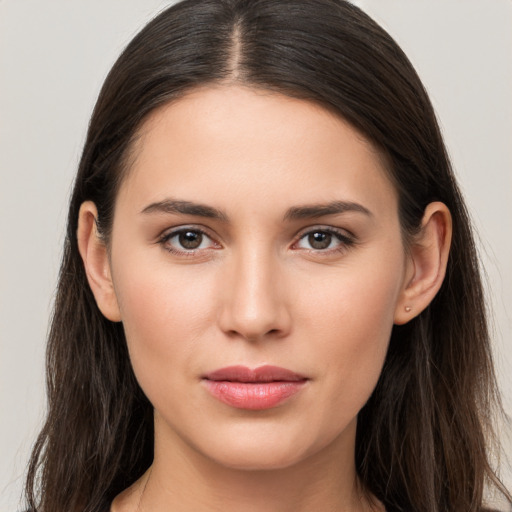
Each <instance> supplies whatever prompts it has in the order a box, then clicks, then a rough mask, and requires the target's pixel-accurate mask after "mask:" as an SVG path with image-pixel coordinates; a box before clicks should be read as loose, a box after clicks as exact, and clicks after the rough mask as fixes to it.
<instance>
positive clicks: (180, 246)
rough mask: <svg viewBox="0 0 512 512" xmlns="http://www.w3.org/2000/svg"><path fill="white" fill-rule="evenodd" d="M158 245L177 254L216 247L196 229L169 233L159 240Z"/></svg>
mask: <svg viewBox="0 0 512 512" xmlns="http://www.w3.org/2000/svg"><path fill="white" fill-rule="evenodd" d="M160 243H161V244H162V245H163V246H164V248H165V249H166V250H168V251H169V252H172V253H177V254H183V253H193V252H194V251H198V250H202V249H210V248H216V247H218V245H217V244H216V243H215V242H214V241H213V240H212V239H211V238H210V237H209V236H208V235H207V234H206V233H205V232H204V231H202V230H200V229H196V228H182V229H179V230H174V231H171V232H169V233H167V234H165V235H164V236H163V237H162V238H161V239H160Z"/></svg>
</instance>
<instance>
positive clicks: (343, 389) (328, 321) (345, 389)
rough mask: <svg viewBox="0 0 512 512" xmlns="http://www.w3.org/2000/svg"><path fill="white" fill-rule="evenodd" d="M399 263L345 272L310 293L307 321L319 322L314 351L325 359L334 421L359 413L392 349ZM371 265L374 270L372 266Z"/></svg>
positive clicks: (327, 393) (328, 408)
mask: <svg viewBox="0 0 512 512" xmlns="http://www.w3.org/2000/svg"><path fill="white" fill-rule="evenodd" d="M400 268H401V267H400V265H398V264H396V262H395V265H394V266H390V267H389V268H387V266H386V265H383V266H380V267H379V266H375V265H374V266H373V267H366V271H364V272H363V271H361V272H358V271H357V269H355V268H354V269H352V271H351V272H344V273H343V276H342V277H340V278H339V279H337V280H336V279H330V280H329V281H328V282H327V283H325V284H324V286H323V287H322V290H321V291H320V288H318V287H317V288H313V287H311V288H310V289H311V290H316V293H312V294H310V295H309V297H308V302H309V303H310V311H311V313H310V315H309V316H308V318H307V319H306V320H305V322H308V323H310V325H316V339H317V342H316V347H315V351H314V352H313V353H312V356H314V357H316V359H317V360H318V359H319V358H320V359H321V360H322V362H323V365H324V366H323V367H322V368H321V375H322V376H323V377H324V379H325V380H324V385H325V396H326V397H329V400H326V401H325V404H324V407H325V411H324V413H325V414H326V415H327V416H330V417H331V418H332V417H335V418H336V419H335V421H332V422H330V424H331V425H339V424H340V422H341V423H346V422H347V421H349V420H350V419H351V418H352V417H354V416H356V415H357V413H358V412H359V410H360V409H361V408H362V407H363V406H364V404H365V403H366V401H367V400H368V398H369V397H370V395H371V393H372V392H373V389H374V388H375V385H376V384H377V381H378V379H379V376H380V374H381V371H382V366H383V364H384V360H385V357H386V353H387V348H388V345H389V339H390V336H391V330H392V328H393V319H394V312H395V304H396V301H397V298H398V295H399V293H400V289H401V286H400V285H401V278H402V274H401V273H400V272H399V271H397V270H396V269H400ZM368 269H373V271H369V270H368Z"/></svg>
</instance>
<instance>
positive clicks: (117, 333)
mask: <svg viewBox="0 0 512 512" xmlns="http://www.w3.org/2000/svg"><path fill="white" fill-rule="evenodd" d="M213 83H240V84H245V85H247V86H249V87H255V88H261V89H265V90H271V91H276V92H280V93H283V94H286V95H289V96H293V97H295V98H302V99H305V100H309V101H313V102H317V103H319V104H321V105H323V106H324V107H326V108H329V109H331V110H332V111H334V112H336V113H337V114H338V115H339V116H341V117H342V118H344V119H346V120H347V121H348V122H349V123H351V124H352V125H353V126H354V127H356V128H357V129H358V130H359V131H360V132H361V133H362V134H364V136H366V137H367V138H368V139H369V140H370V141H372V142H373V143H374V144H375V145H376V146H377V147H378V148H380V149H381V150H382V151H383V153H384V154H385V155H386V159H387V162H388V172H389V175H390V177H391V179H392V180H393V182H394V183H395V185H396V188H397V191H398V194H399V213H400V221H401V226H402V230H403V233H404V240H407V239H408V237H410V236H412V235H413V234H414V233H415V232H416V231H417V230H418V228H419V226H420V223H421V220H422V216H423V213H424V210H425V207H426V206H427V205H428V204H429V203H430V202H432V201H442V202H444V203H445V204H446V205H447V206H448V208H449V209H450V211H451V214H452V217H453V229H454V233H453V242H452V248H451V254H450V259H449V262H448V268H447V272H446V278H445V281H444V283H443V285H442V288H441V290H440V291H439V293H438V295H437V296H436V298H435V299H434V301H433V302H432V303H431V304H430V306H429V307H428V308H427V309H426V310H425V311H423V312H422V313H421V314H420V315H419V316H417V317H416V318H414V319H413V320H411V321H410V322H409V323H408V324H406V325H403V326H395V327H394V330H393V332H392V336H391V341H390V346H389V351H388V354H387V358H386V361H385V365H384V369H383V372H382V375H381V377H380V380H379V382H378V384H377V387H376V389H375V391H374V392H373V394H372V396H371V398H370V400H369V401H368V403H367V404H366V405H365V407H364V408H363V409H362V411H361V412H360V414H359V419H358V427H357V429H358V430H357V439H356V467H357V471H358V474H359V477H360V480H361V482H362V484H363V486H364V488H365V489H366V490H367V491H368V492H369V493H371V494H373V495H375V496H376V497H377V498H378V499H379V500H381V501H382V503H383V504H384V505H385V506H386V508H387V510H388V512H391V511H403V512H411V511H415V512H447V511H450V512H474V511H479V510H481V509H482V506H483V496H484V487H485V486H486V485H489V486H490V487H494V488H495V489H498V491H499V492H501V493H503V495H504V496H505V497H506V499H507V500H509V501H510V502H511V503H512V497H511V496H510V494H509V493H508V492H507V490H506V489H505V488H504V486H503V485H502V484H501V483H500V481H499V479H498V477H497V476H496V473H495V471H494V469H493V467H492V465H491V463H490V458H491V457H490V451H489V444H488V443H489V442H491V441H492V439H493V429H492V421H491V419H492V417H493V416H494V414H495V412H498V413H499V412H500V411H501V409H500V401H499V395H498V392H497V386H496V382H495V376H494V370H493V364H492V357H491V348H490V340H489V333H488V326H487V323H486V311H485V303H484V294H483V289H482V284H481V279H480V275H479V263H478V258H477V254H476V250H475V245H474V242H473V237H472V232H471V227H470V222H469V219H468V214H467V211H466V208H465V206H464V202H463V200H462V198H461V195H460V192H459V190H458V188H457V185H456V183H455V179H454V176H453V173H452V170H451V167H450V162H449V158H448V156H447V152H446V150H445V146H444V143H443V140H442V137H441V133H440V130H439V127H438V124H437V121H436V117H435V114H434V111H433V108H432V106H431V103H430V101H429V99H428V96H427V94H426V92H425V89H424V87H423V85H422V83H421V81H420V80H419V78H418V76H417V74H416V72H415V71H414V69H413V67H412V65H411V64H410V62H409V60H408V59H407V57H406V56H405V55H404V53H403V52H402V51H401V50H400V48H399V47H398V45H397V44H396V43H395V42H394V41H393V39H392V38H391V37H390V36H389V35H388V34H387V33H386V32H385V31H384V30H383V29H382V28H380V27H379V26H378V25H377V24H376V23H375V22H374V21H372V20H371V19H370V18H369V17H368V16H367V15H366V14H364V13H363V12H362V11H361V10H360V9H358V8H357V7H355V6H353V5H351V4H350V3H349V2H347V1H343V0H279V1H275V0H185V1H183V2H180V3H178V4H176V5H174V6H172V7H170V8H168V9H167V10H165V11H164V12H162V13H161V14H160V15H159V16H157V17H156V18H155V19H154V20H152V21H151V22H150V23H149V24H148V25H147V26H146V27H145V28H144V29H143V30H142V31H141V32H140V33H139V34H138V35H137V36H135V38H134V39H133V40H132V41H131V42H130V44H129V45H128V46H127V48H126V49H125V50H124V52H123V53H122V55H121V56H120V57H119V59H118V60H117V62H116V63H115V65H114V66H113V68H112V70H111V71H110V73H109V75H108V77H107V79H106V81H105V84H104V86H103V88H102V90H101V93H100V95H99V98H98V101H97V103H96V106H95V109H94V112H93V115H92V119H91V122H90V126H89V131H88V135H87V139H86V142H85V147H84V150H83V154H82V158H81V161H80V165H79V169H78V174H77V177H76V181H75V185H74V191H73V195H72V198H71V203H70V208H69V217H68V228H67V237H66V241H65V247H64V254H63V260H62V266H61V270H60V278H59V284H58V290H57V295H56V301H55V309H54V315H53V319H52V324H51V329H50V334H49V342H48V350H47V393H48V401H49V402H48V403H49V408H48V415H47V419H46V423H45V425H44V428H43V429H42V432H41V434H40V435H39V438H38V440H37V442H36V445H35V448H34V451H33V454H32V458H31V463H30V467H29V472H28V478H27V485H26V496H27V501H28V505H29V507H30V508H32V509H34V510H37V511H39V512H57V511H66V512H78V511H87V512H98V511H99V510H101V507H102V506H104V505H103V504H104V503H105V500H106V501H107V502H108V500H111V499H113V498H114V497H115V495H116V494H118V493H119V492H120V491H122V490H123V489H124V488H126V487H127V486H129V485H130V484H131V483H133V482H134V481H135V480H136V479H137V478H138V477H140V476H141V474H142V473H143V472H144V471H145V470H146V469H147V467H148V466H149V465H150V464H151V461H152V457H153V410H152V406H151V404H150V403H149V401H148V400H147V398H146V397H145V396H144V394H143V393H142V391H141V389H140V387H139V386H138V384H137V382H136V380H135V377H134V374H133V372H132V369H131V366H130V361H129V357H128V352H127V348H126V341H125V337H124V332H123V326H122V324H120V323H112V322H110V321H109V320H107V319H106V318H104V317H103V316H102V314H101V313H100V311H99V310H98V308H97V306H96V303H95V300H94V297H93V295H92V292H91V290H90V288H89V286H88V283H87V279H86V275H85V272H84V268H83V264H82V261H81V258H80V255H79V252H78V247H77V237H76V231H77V222H78V211H79V208H80V205H81V204H82V202H83V201H86V200H92V201H94V202H95V204H96V206H97V208H98V228H99V230H100V232H101V233H102V235H103V236H104V237H105V240H106V241H107V243H108V238H109V233H110V228H111V225H112V217H113V210H114V204H115V200H116V194H117V190H118V189H119V185H120V183H121V181H122V179H123V175H124V173H125V172H126V169H127V167H128V163H129V161H130V148H131V147H132V144H133V141H134V140H135V138H136V137H137V130H138V128H139V127H140V126H141V123H142V122H143V121H144V120H145V119H146V118H147V116H148V114H149V113H151V112H153V111H154V110H155V109H157V108H159V107H160V106H162V105H164V104H166V103H168V102H170V101H173V100H176V99H178V98H180V97H181V96H182V95H184V94H185V93H187V92H189V91H190V90H191V89H193V88H195V87H199V86H203V85H208V84H213Z"/></svg>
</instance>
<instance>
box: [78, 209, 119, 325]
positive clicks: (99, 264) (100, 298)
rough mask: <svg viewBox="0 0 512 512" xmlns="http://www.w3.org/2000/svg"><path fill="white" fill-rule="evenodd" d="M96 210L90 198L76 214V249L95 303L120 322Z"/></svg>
mask: <svg viewBox="0 0 512 512" xmlns="http://www.w3.org/2000/svg"><path fill="white" fill-rule="evenodd" d="M97 217H98V211H97V209H96V205H95V204H94V203H93V202H92V201H85V202H84V203H82V205H81V207H80V212H79V214H78V230H77V239H78V250H79V252H80V255H81V257H82V261H83V263H84V268H85V273H86V275H87V280H88V282H89V286H90V287H91V290H92V293H93V295H94V298H95V299H96V304H97V305H98V308H99V309H100V311H101V312H102V313H103V315H104V316H105V317H106V318H108V319H109V320H111V321H112V322H119V321H121V314H120V311H119V306H118V303H117V297H116V294H115V290H114V285H113V282H112V275H111V270H110V262H109V258H108V251H107V247H106V245H105V243H104V241H103V240H102V238H101V236H100V234H99V233H98V229H97V226H96V219H97Z"/></svg>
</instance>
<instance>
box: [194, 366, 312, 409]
mask: <svg viewBox="0 0 512 512" xmlns="http://www.w3.org/2000/svg"><path fill="white" fill-rule="evenodd" d="M307 381H308V379H307V378H306V377H304V376H303V375H300V374H297V373H295V372H292V371H291V370H287V369H286V368H280V367H277V366H270V365H265V366H260V367H259V368H255V369H254V370H251V369H250V368H247V367H246V366H229V367H226V368H221V369H219V370H215V371H213V372H211V373H208V374H207V375H205V376H204V378H203V383H204V385H205V387H206V389H207V390H208V391H209V392H210V393H211V394H212V395H213V396H214V397H215V398H216V399H218V400H220V401H221V402H223V403H225V404H227V405H230V406H232V407H235V408H239V409H248V410H262V409H269V408H272V407H275V406H277V405H279V404H281V403H282V402H284V401H285V400H287V399H288V398H290V397H291V396H293V395H295V394H296V393H298V392H299V391H300V390H301V389H302V388H303V387H304V385H305V384H306V382H307Z"/></svg>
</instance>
